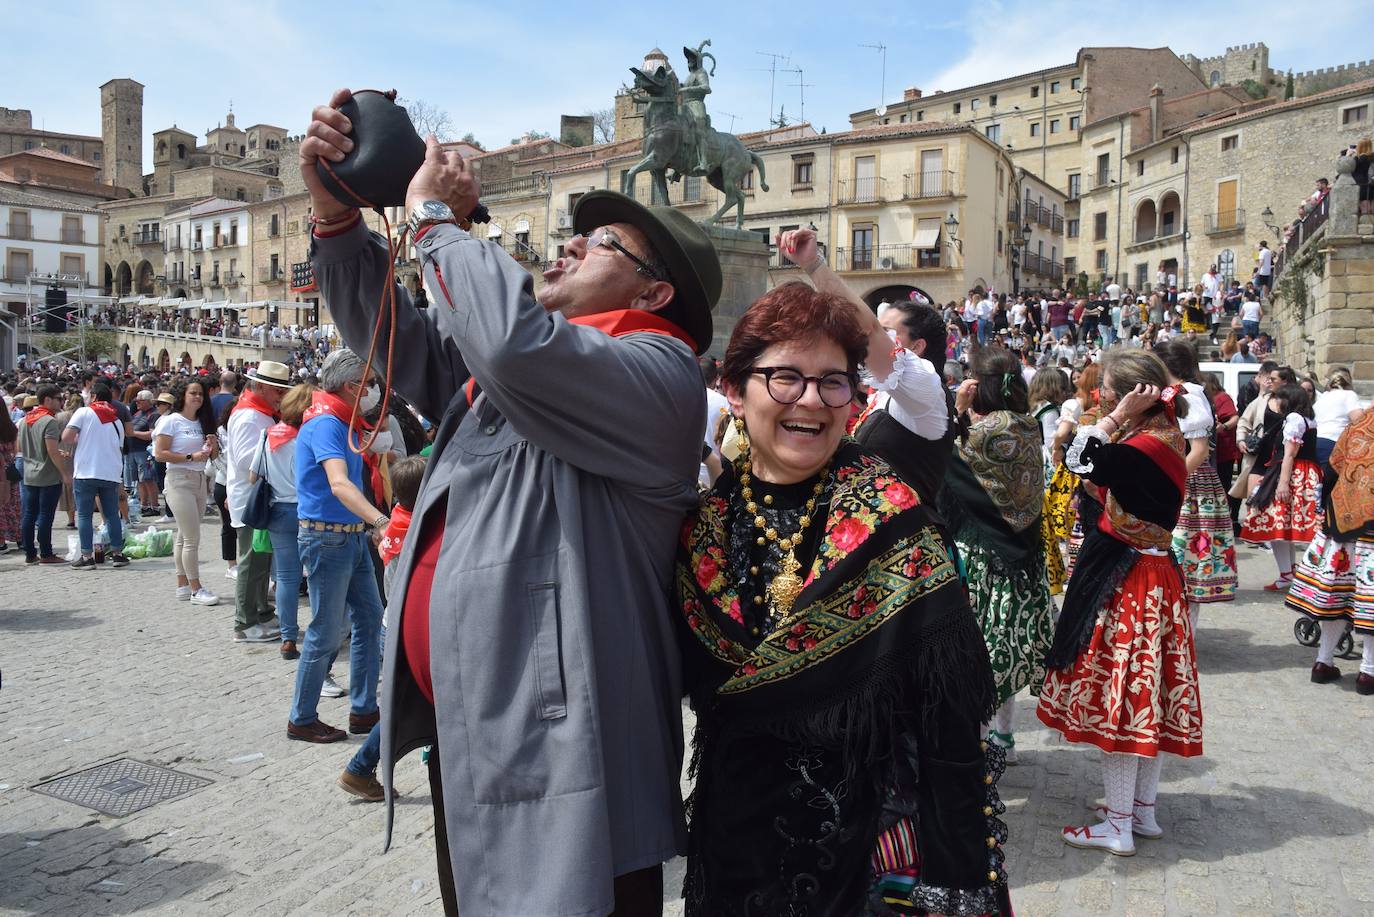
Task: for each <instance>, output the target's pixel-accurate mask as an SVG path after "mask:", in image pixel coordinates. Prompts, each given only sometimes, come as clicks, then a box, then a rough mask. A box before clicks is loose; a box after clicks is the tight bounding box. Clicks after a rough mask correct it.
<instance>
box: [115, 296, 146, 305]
mask: <svg viewBox="0 0 1374 917" xmlns="http://www.w3.org/2000/svg"><path fill="white" fill-rule="evenodd" d="M142 298H143V297H142V296H124V297H121V298H120V300H119V304H120V305H121V306H132V305H134V304H136V303H137V302H138V301H139V300H140V299H142Z"/></svg>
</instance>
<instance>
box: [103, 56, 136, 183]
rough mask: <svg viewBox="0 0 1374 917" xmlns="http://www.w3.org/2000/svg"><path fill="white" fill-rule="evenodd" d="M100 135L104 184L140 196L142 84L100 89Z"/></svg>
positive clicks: (110, 85)
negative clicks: (126, 189) (127, 190)
mask: <svg viewBox="0 0 1374 917" xmlns="http://www.w3.org/2000/svg"><path fill="white" fill-rule="evenodd" d="M100 136H101V139H102V140H103V141H104V150H103V155H104V165H105V169H104V172H102V173H101V181H103V182H104V183H105V184H107V185H116V186H118V187H121V188H128V189H129V190H130V191H132V192H133V193H134V194H136V195H138V194H142V193H143V84H142V83H140V82H138V81H137V80H130V79H121V80H110V81H109V82H108V83H106V84H105V85H103V86H101V87H100Z"/></svg>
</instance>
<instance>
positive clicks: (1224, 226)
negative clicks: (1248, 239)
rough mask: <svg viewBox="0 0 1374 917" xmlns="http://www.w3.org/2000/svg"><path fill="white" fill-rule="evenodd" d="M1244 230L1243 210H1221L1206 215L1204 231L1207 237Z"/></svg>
mask: <svg viewBox="0 0 1374 917" xmlns="http://www.w3.org/2000/svg"><path fill="white" fill-rule="evenodd" d="M1243 229H1245V211H1244V210H1221V211H1218V212H1216V213H1209V214H1207V221H1206V231H1207V234H1208V235H1209V236H1215V235H1220V234H1221V233H1226V232H1240V231H1242V230H1243Z"/></svg>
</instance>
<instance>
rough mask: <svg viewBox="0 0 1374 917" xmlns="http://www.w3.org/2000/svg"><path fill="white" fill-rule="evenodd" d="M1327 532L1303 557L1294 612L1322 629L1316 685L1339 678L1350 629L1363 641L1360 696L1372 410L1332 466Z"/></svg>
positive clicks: (1369, 636)
mask: <svg viewBox="0 0 1374 917" xmlns="http://www.w3.org/2000/svg"><path fill="white" fill-rule="evenodd" d="M1328 463H1329V465H1330V467H1331V470H1330V472H1329V473H1328V474H1327V476H1326V481H1325V485H1326V486H1325V487H1324V489H1323V491H1324V494H1325V498H1324V501H1323V502H1324V513H1323V520H1322V521H1323V524H1322V531H1320V532H1318V533H1317V535H1316V537H1315V538H1313V539H1312V543H1311V544H1310V545H1309V546H1308V548H1307V550H1306V551H1305V552H1304V553H1303V556H1302V560H1301V561H1300V562H1299V563H1298V567H1297V570H1296V571H1295V573H1294V576H1293V585H1292V586H1291V587H1290V588H1289V590H1288V607H1289V608H1292V609H1294V610H1295V611H1298V612H1299V613H1301V614H1305V615H1307V616H1308V617H1309V618H1313V619H1315V620H1317V621H1318V622H1320V624H1321V640H1320V642H1319V643H1318V644H1317V661H1316V663H1315V664H1314V665H1313V666H1312V681H1314V682H1316V683H1317V684H1325V683H1327V682H1332V681H1335V680H1337V679H1338V678H1340V677H1341V671H1340V669H1338V668H1336V665H1335V651H1336V644H1337V643H1338V642H1339V641H1340V639H1341V636H1342V634H1344V633H1345V629H1346V626H1347V625H1354V628H1355V632H1356V633H1358V634H1360V635H1361V636H1362V637H1363V640H1364V658H1363V659H1362V660H1361V661H1360V674H1359V675H1358V676H1356V678H1355V690H1356V691H1358V692H1359V693H1360V694H1365V695H1369V694H1374V411H1365V412H1364V414H1363V415H1362V416H1361V417H1360V418H1359V419H1358V420H1356V421H1355V422H1353V423H1351V424H1350V426H1348V427H1346V429H1345V432H1344V433H1342V434H1341V438H1340V439H1338V440H1337V441H1336V446H1335V448H1334V449H1332V451H1331V457H1330V459H1329V462H1328Z"/></svg>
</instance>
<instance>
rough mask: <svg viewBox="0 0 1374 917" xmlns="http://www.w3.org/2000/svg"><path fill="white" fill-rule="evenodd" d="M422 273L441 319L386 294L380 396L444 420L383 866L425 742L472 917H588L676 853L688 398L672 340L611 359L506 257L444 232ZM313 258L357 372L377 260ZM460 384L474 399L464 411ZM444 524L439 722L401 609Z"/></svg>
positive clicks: (633, 342) (359, 246)
mask: <svg viewBox="0 0 1374 917" xmlns="http://www.w3.org/2000/svg"><path fill="white" fill-rule="evenodd" d="M418 251H419V256H420V261H421V264H422V266H423V269H424V276H425V280H426V286H427V288H428V289H429V290H431V291H432V292H433V294H434V298H433V300H432V303H431V305H430V307H429V308H428V309H427V310H417V309H416V308H414V307H413V306H412V304H411V301H410V298H409V296H408V295H407V294H406V291H405V289H404V288H403V287H401V286H400V285H398V286H397V297H398V299H399V300H400V301H399V303H398V318H397V335H396V356H395V359H394V364H395V365H394V366H393V367H392V377H391V378H392V384H393V386H394V387H395V389H396V390H397V391H399V392H401V393H402V394H403V395H405V397H406V398H408V399H409V400H410V401H411V403H413V404H414V405H415V406H416V408H418V409H419V410H420V411H421V412H422V413H423V414H424V415H425V416H426V417H429V418H430V419H432V420H433V419H437V418H441V420H440V422H439V427H438V433H437V436H436V438H435V443H434V450H433V454H432V455H431V456H430V459H429V466H428V468H427V469H426V472H425V477H424V483H423V484H422V486H421V490H420V496H419V499H418V501H417V503H416V506H415V512H414V517H413V522H412V524H411V528H410V531H411V535H412V537H410V538H408V539H407V541H406V544H405V548H404V550H402V552H401V554H400V556H399V557H398V558H397V559H396V560H395V561H394V563H395V564H397V569H396V573H395V579H394V581H393V589H392V592H391V601H390V604H389V606H388V611H387V625H388V629H387V638H386V656H385V661H384V663H383V673H382V678H383V682H384V688H383V691H382V695H381V697H382V701H381V704H382V765H381V775H382V782H383V784H384V785H385V787H386V790H387V805H388V812H387V844H388V845H389V843H390V836H391V828H392V815H393V813H392V811H391V801H392V770H393V767H394V766H395V762H396V760H397V759H398V758H400V757H401V756H402V755H404V754H406V753H407V752H409V751H411V750H412V749H414V748H416V747H419V746H420V745H425V744H431V743H435V742H436V741H437V745H438V748H439V750H440V752H441V754H440V761H441V764H442V775H443V784H444V817H445V825H446V827H447V830H448V836H449V843H450V850H451V857H452V862H453V872H454V877H455V884H456V887H457V892H458V904H459V911H460V912H461V913H462V914H463V917H484V915H493V917H496V915H500V917H511V915H567V917H581V915H588V917H593V915H595V917H600V915H604V914H607V913H609V912H610V911H611V910H612V906H613V894H612V878H613V877H614V876H616V875H620V874H623V873H627V872H631V871H634V870H637V869H642V868H644V867H647V866H651V865H653V864H656V863H660V862H663V861H664V860H667V859H669V858H671V857H673V856H674V855H675V854H677V853H679V852H680V851H681V850H682V849H683V847H684V841H685V826H684V822H683V812H682V799H681V793H680V790H679V783H678V779H679V774H680V768H681V761H682V723H681V708H680V698H681V696H682V690H681V672H680V666H679V661H678V653H677V649H676V648H675V644H674V637H673V628H672V621H671V618H670V616H669V609H668V598H667V596H668V591H669V578H670V574H671V571H672V565H673V555H674V547H675V544H676V540H677V536H678V531H679V528H680V526H681V523H682V521H683V518H684V516H685V514H686V513H687V512H688V511H689V510H691V509H692V508H693V507H694V506H695V504H696V476H697V468H698V462H699V460H700V450H701V441H702V434H703V427H702V424H703V418H704V417H705V392H704V388H703V386H702V383H701V376H700V373H699V371H698V369H697V365H696V360H695V357H694V356H693V354H692V352H691V348H689V347H688V346H687V345H686V344H684V343H683V342H681V341H679V340H677V339H675V338H673V337H669V336H667V335H662V334H651V333H635V334H629V335H626V336H622V337H611V336H609V335H607V334H605V333H603V332H601V331H599V330H596V329H593V328H590V327H586V326H583V325H576V324H572V323H570V322H568V321H567V320H566V319H565V318H563V317H562V316H561V315H558V314H549V313H547V312H545V310H544V309H543V307H542V306H540V305H539V304H538V303H537V302H536V301H535V299H534V297H533V295H532V282H531V278H530V275H529V274H528V273H527V272H526V271H525V270H524V269H523V268H521V267H520V266H519V265H518V264H516V262H515V261H513V260H512V259H511V258H510V257H509V256H508V255H507V254H506V253H505V252H504V251H503V250H502V249H501V247H500V246H498V245H495V244H493V243H489V242H483V241H479V240H477V239H474V238H472V237H471V236H469V235H468V234H467V233H465V232H463V231H462V230H460V229H458V228H457V227H455V226H448V225H444V226H439V227H436V228H434V229H432V230H430V232H429V233H428V234H427V235H426V236H425V237H424V238H423V239H422V240H421V243H420V245H419V246H418ZM310 256H311V263H312V265H313V267H314V271H315V277H316V278H317V280H318V282H319V285H320V289H321V291H322V292H323V293H324V296H325V299H326V300H327V301H328V303H329V307H330V311H331V313H332V314H333V316H334V320H335V322H337V323H338V326H339V328H340V330H341V332H342V336H343V339H344V340H345V341H346V342H347V343H348V345H349V346H350V347H351V348H352V349H353V350H355V351H357V352H358V353H359V354H364V355H365V354H366V353H367V349H368V342H369V340H370V337H371V334H372V330H373V324H374V322H375V320H376V316H377V314H378V308H379V302H380V299H381V293H382V287H383V284H384V283H385V278H386V267H387V246H386V243H385V241H384V240H383V239H382V238H381V237H380V236H378V235H375V234H372V233H370V232H368V231H367V230H366V229H365V228H364V227H363V226H361V225H359V226H357V227H355V228H354V229H352V230H349V231H346V232H345V233H343V234H340V235H338V236H334V237H329V238H323V239H316V240H314V242H313V243H312V246H311V250H310ZM383 355H384V354H383ZM469 374H471V376H473V377H474V378H475V379H476V380H477V383H478V384H479V386H480V391H481V394H480V395H479V396H478V397H477V398H476V400H475V402H474V403H473V405H472V407H471V408H470V409H469V408H468V405H467V401H466V398H465V397H464V393H463V385H464V383H465V382H466V380H467V379H468V377H469ZM436 507H438V508H440V509H442V510H443V511H444V512H445V514H446V518H445V525H444V534H443V541H442V548H441V550H440V554H439V561H438V565H437V568H436V573H435V579H434V587H433V592H432V595H431V601H430V610H431V616H430V653H431V674H432V679H433V685H434V696H435V704H434V710H435V719H431V718H430V714H429V705H428V704H427V703H426V702H425V701H424V699H423V697H422V696H421V695H420V692H419V689H418V687H417V686H416V683H415V680H414V678H413V677H412V675H411V671H410V668H409V664H408V662H407V660H406V659H405V656H404V648H403V646H402V640H401V616H402V615H403V614H404V611H405V609H404V608H402V607H401V606H402V604H403V603H402V601H401V600H400V597H404V596H405V593H406V588H407V583H408V581H409V575H410V571H411V569H412V565H413V563H414V553H415V545H416V541H417V540H418V536H417V535H415V533H417V532H419V531H420V530H421V529H422V528H423V525H424V518H425V517H426V515H427V514H429V513H430V512H432V511H434V510H435V508H436ZM436 720H437V723H436ZM436 727H437V737H436V736H435V734H434V733H435V731H436Z"/></svg>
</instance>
